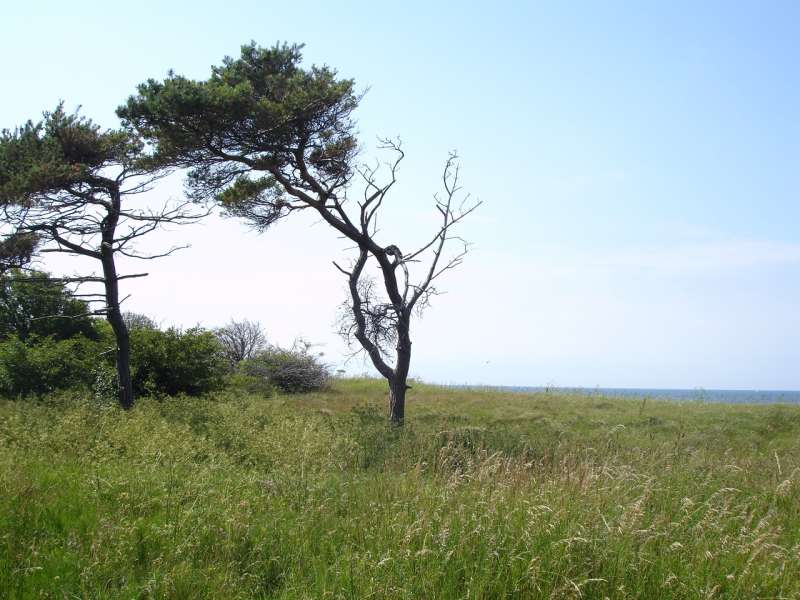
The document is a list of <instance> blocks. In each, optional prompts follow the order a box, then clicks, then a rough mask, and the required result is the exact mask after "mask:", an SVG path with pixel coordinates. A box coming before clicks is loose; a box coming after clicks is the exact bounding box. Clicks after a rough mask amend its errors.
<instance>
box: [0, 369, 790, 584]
mask: <svg viewBox="0 0 800 600" xmlns="http://www.w3.org/2000/svg"><path fill="white" fill-rule="evenodd" d="M384 404H385V389H384V386H383V385H382V384H381V383H380V382H377V381H368V380H353V381H338V382H336V383H335V385H334V387H333V389H332V390H330V391H328V392H325V393H320V394H312V395H306V396H277V397H273V398H268V399H264V398H259V397H254V396H253V397H242V396H237V395H235V394H233V393H227V394H221V395H219V396H217V397H215V398H208V399H203V400H197V399H168V400H165V401H163V402H157V401H153V400H143V401H141V402H140V403H139V404H138V405H137V406H136V407H135V408H134V410H133V411H131V412H130V413H122V412H121V411H119V410H118V409H116V408H114V407H108V406H101V405H97V404H93V403H92V402H91V401H88V400H85V399H81V398H79V397H75V398H66V397H64V398H59V399H52V400H50V401H48V402H39V403H35V402H21V401H0V596H1V597H4V598H42V597H51V598H203V597H209V598H358V599H362V598H392V599H394V598H604V597H609V598H747V599H751V598H800V407H790V406H780V405H775V406H758V407H755V406H742V405H730V406H726V405H720V404H700V403H686V404H675V403H668V402H652V401H641V400H639V401H634V400H612V399H607V398H601V397H595V396H592V397H586V396H564V395H559V394H556V393H550V394H547V393H539V394H511V393H499V392H489V391H487V392H476V391H463V390H453V389H442V388H437V387H432V386H426V385H417V386H415V387H414V389H412V390H411V391H410V392H409V405H408V409H407V415H408V422H407V425H406V426H405V427H404V428H402V429H398V430H390V429H389V428H388V427H387V425H386V424H385V419H384Z"/></svg>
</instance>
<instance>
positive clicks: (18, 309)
mask: <svg viewBox="0 0 800 600" xmlns="http://www.w3.org/2000/svg"><path fill="white" fill-rule="evenodd" d="M78 335H83V336H84V337H88V338H96V335H95V331H94V328H93V326H92V318H91V317H90V316H89V308H88V306H87V305H86V303H85V302H82V301H81V300H78V299H76V298H73V297H72V296H71V293H70V291H69V290H68V289H67V287H66V285H64V284H63V283H62V282H60V281H57V280H52V279H51V278H50V276H49V275H48V274H47V273H41V272H38V271H33V272H30V273H25V272H23V271H19V270H12V271H10V272H9V273H7V274H4V275H2V276H0V340H6V339H9V338H11V337H14V336H16V337H17V338H19V339H20V340H22V341H25V340H27V339H28V338H29V337H31V336H39V337H40V338H46V337H52V338H54V339H57V340H66V339H68V338H72V337H75V336H78Z"/></svg>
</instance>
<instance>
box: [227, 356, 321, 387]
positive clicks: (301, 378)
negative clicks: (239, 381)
mask: <svg viewBox="0 0 800 600" xmlns="http://www.w3.org/2000/svg"><path fill="white" fill-rule="evenodd" d="M239 372H240V373H242V374H244V375H247V376H248V377H251V378H253V379H255V380H260V381H262V382H265V383H268V384H270V385H272V386H274V387H276V388H278V389H279V390H281V391H283V392H287V393H290V394H294V393H300V392H312V391H316V390H321V389H324V388H326V387H327V386H328V384H329V383H330V378H331V374H330V371H329V370H328V367H327V365H325V364H323V363H322V362H320V360H319V359H318V358H317V357H316V356H314V355H313V354H310V353H309V352H308V351H307V350H285V349H283V348H270V349H269V350H265V351H263V352H261V353H260V354H258V355H257V356H256V357H254V358H251V359H248V360H245V361H242V362H241V363H240V365H239Z"/></svg>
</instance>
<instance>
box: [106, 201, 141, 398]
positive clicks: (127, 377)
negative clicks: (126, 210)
mask: <svg viewBox="0 0 800 600" xmlns="http://www.w3.org/2000/svg"><path fill="white" fill-rule="evenodd" d="M121 204H122V202H121V198H120V193H119V189H116V190H113V191H112V193H111V202H110V205H109V209H108V213H107V214H106V216H105V218H104V219H103V220H102V222H101V223H100V228H101V240H102V241H101V243H100V263H101V264H102V267H103V286H104V288H105V303H106V306H105V313H106V320H107V321H108V322H109V324H110V325H111V329H112V331H113V332H114V340H115V341H116V346H117V347H116V365H117V398H118V400H119V405H120V406H121V407H122V408H124V409H125V410H129V409H130V408H132V407H133V382H132V380H131V343H130V335H129V333H128V326H127V325H126V324H125V320H124V319H123V318H122V309H121V308H120V300H119V277H118V276H117V265H116V264H115V262H114V242H115V237H116V229H117V224H118V223H119V213H120V210H121Z"/></svg>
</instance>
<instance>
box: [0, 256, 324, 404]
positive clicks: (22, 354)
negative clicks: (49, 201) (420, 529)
mask: <svg viewBox="0 0 800 600" xmlns="http://www.w3.org/2000/svg"><path fill="white" fill-rule="evenodd" d="M124 319H125V322H126V324H127V325H128V327H129V329H130V332H129V333H130V344H131V377H132V380H133V388H134V395H135V396H150V395H160V394H165V395H170V396H173V395H177V394H187V395H190V396H197V395H200V394H203V393H206V392H210V391H213V390H215V389H218V388H220V387H222V385H223V384H224V383H226V382H227V383H228V384H230V385H231V386H232V387H234V388H240V389H242V390H243V391H247V392H254V393H260V394H267V393H269V392H271V390H272V389H280V390H282V391H284V392H305V391H312V390H318V389H322V388H323V387H325V385H326V384H327V383H328V380H329V378H330V374H329V372H328V369H327V367H326V366H325V365H324V364H322V363H321V362H320V361H319V359H318V357H316V356H314V355H312V354H311V353H310V352H309V349H310V345H308V344H300V346H298V347H297V349H293V350H284V349H281V348H275V347H273V348H269V349H266V350H261V349H262V348H263V347H264V346H265V339H264V335H263V333H262V332H261V330H260V327H259V326H258V324H254V323H250V322H249V321H243V322H239V323H237V322H233V321H232V322H231V324H229V325H228V326H227V327H228V329H230V328H231V327H233V326H234V325H237V326H241V325H244V326H245V327H243V328H242V327H239V329H237V330H236V332H234V333H237V335H238V336H239V337H237V338H236V339H235V340H234V341H236V342H237V343H238V342H241V344H240V345H241V346H242V347H241V348H239V347H238V346H237V348H236V349H237V353H235V355H233V354H231V348H230V344H227V345H225V344H223V343H222V342H221V341H220V332H221V331H223V330H225V328H223V329H221V330H217V331H216V332H212V331H208V330H204V329H201V328H199V327H195V328H192V329H187V330H185V331H184V330H181V329H176V328H170V329H166V330H161V329H159V328H158V326H157V325H156V324H155V322H154V321H153V320H152V319H150V318H149V317H147V316H146V315H141V314H136V313H125V315H124ZM240 329H241V331H240ZM240 338H241V339H240ZM228 341H230V340H228ZM115 343H116V342H115V338H114V335H113V333H112V331H111V327H110V325H109V324H108V323H107V322H106V321H105V320H103V319H97V318H93V317H91V315H90V310H89V307H88V305H87V304H86V303H85V302H83V301H81V300H80V299H76V298H74V297H72V296H71V294H70V291H69V289H67V287H66V286H65V285H64V284H63V283H62V282H59V281H57V280H53V279H51V278H50V277H49V276H48V275H47V274H45V273H32V274H26V273H23V272H20V271H12V272H10V273H8V274H6V275H2V276H0V395H2V396H6V397H20V396H22V397H24V396H40V395H43V394H47V393H50V392H53V391H56V390H63V389H70V388H77V389H81V390H83V391H87V392H88V391H91V392H92V393H93V395H94V396H96V397H104V398H105V397H109V398H111V397H113V396H114V394H115V390H116V387H117V384H116V372H115V369H114V359H115V352H114V348H115ZM245 358H246V359H247V360H242V359H245ZM238 361H241V362H240V364H239V366H238V367H236V366H235V363H236V362H238ZM232 368H233V372H231V370H232Z"/></svg>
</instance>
